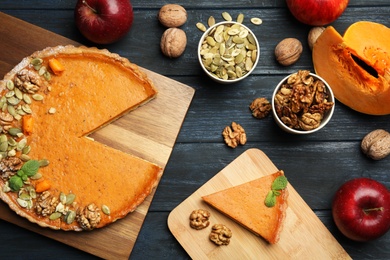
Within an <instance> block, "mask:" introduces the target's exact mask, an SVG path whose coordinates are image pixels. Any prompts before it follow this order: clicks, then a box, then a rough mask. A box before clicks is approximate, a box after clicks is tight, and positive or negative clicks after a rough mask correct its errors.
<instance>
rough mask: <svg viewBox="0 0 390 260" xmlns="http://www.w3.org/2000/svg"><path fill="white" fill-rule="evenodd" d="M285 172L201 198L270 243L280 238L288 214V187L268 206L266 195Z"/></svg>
mask: <svg viewBox="0 0 390 260" xmlns="http://www.w3.org/2000/svg"><path fill="white" fill-rule="evenodd" d="M282 175H284V173H283V171H278V172H276V173H274V174H270V175H267V176H264V177H261V178H259V179H255V180H253V181H250V182H246V183H243V184H241V185H237V186H233V187H231V188H228V189H225V190H221V191H218V192H216V193H213V194H210V195H206V196H203V197H202V199H203V200H204V201H205V202H206V203H208V204H210V205H211V206H213V207H214V208H216V209H217V210H219V211H220V212H222V213H223V214H225V215H226V216H228V217H230V218H232V219H233V220H235V221H236V222H238V223H239V224H241V225H242V226H244V227H245V228H247V229H248V230H250V231H252V232H253V233H254V234H256V235H258V236H261V237H263V238H264V239H265V240H267V241H268V242H269V243H271V244H275V243H277V242H278V241H279V237H280V233H281V231H282V229H283V221H284V219H285V216H286V209H287V197H288V190H287V188H284V189H282V190H279V191H278V192H279V195H278V196H276V203H275V205H273V206H269V205H268V206H266V203H265V200H266V197H267V194H268V193H269V192H270V191H271V187H272V183H273V182H274V180H275V179H276V178H277V177H278V176H282Z"/></svg>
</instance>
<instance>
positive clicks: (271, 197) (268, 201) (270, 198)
mask: <svg viewBox="0 0 390 260" xmlns="http://www.w3.org/2000/svg"><path fill="white" fill-rule="evenodd" d="M264 203H265V205H266V206H267V207H268V208H271V207H273V206H275V204H276V196H275V194H274V192H273V191H272V190H270V191H269V192H268V194H267V197H265V201H264Z"/></svg>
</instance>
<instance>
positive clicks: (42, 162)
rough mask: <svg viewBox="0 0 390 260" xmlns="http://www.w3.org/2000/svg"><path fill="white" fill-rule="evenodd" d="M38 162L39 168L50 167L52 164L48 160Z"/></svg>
mask: <svg viewBox="0 0 390 260" xmlns="http://www.w3.org/2000/svg"><path fill="white" fill-rule="evenodd" d="M38 162H39V167H45V166H48V165H49V163H50V162H49V160H48V159H42V160H39V161H38Z"/></svg>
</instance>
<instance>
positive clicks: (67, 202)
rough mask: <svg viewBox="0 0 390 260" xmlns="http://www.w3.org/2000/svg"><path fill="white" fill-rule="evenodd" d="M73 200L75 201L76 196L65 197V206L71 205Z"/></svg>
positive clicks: (71, 194) (70, 194)
mask: <svg viewBox="0 0 390 260" xmlns="http://www.w3.org/2000/svg"><path fill="white" fill-rule="evenodd" d="M75 199H76V195H74V194H73V193H69V194H68V195H66V200H65V205H70V204H72V203H73V202H74V200H75Z"/></svg>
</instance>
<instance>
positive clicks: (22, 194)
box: [19, 192, 31, 201]
mask: <svg viewBox="0 0 390 260" xmlns="http://www.w3.org/2000/svg"><path fill="white" fill-rule="evenodd" d="M19 198H20V199H22V200H25V201H28V200H30V199H31V197H30V195H29V194H27V193H26V192H22V193H21V194H20V195H19Z"/></svg>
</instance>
